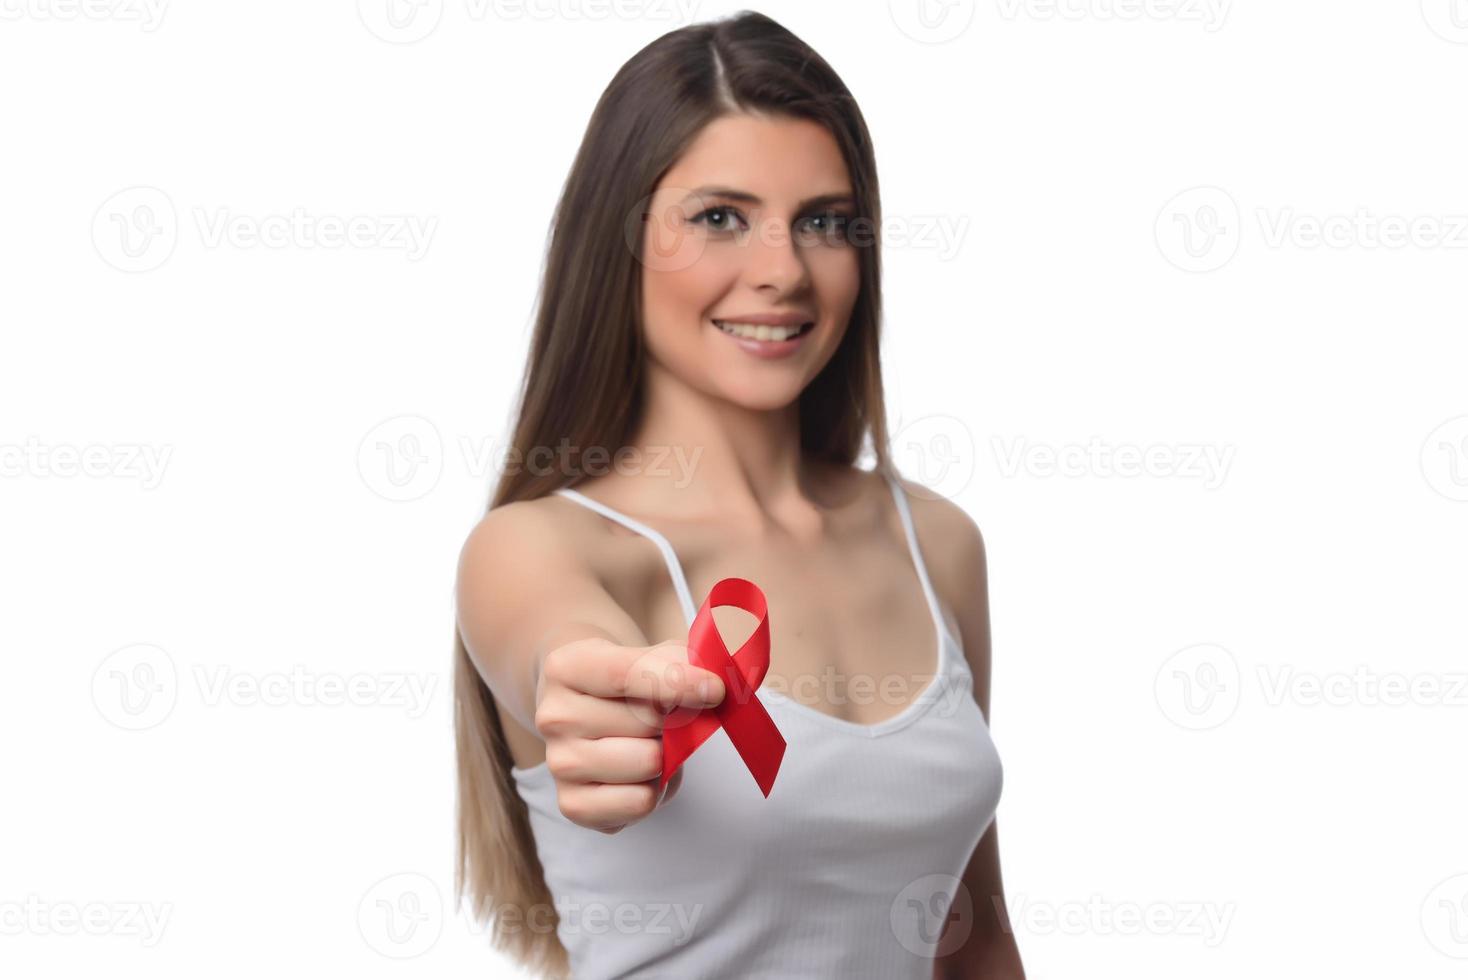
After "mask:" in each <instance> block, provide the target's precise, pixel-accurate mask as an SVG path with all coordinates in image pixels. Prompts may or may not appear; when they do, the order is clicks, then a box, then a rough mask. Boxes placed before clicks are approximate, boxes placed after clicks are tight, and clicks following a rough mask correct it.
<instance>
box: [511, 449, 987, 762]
mask: <svg viewBox="0 0 1468 980" xmlns="http://www.w3.org/2000/svg"><path fill="white" fill-rule="evenodd" d="M882 476H883V478H884V479H885V480H886V482H887V485H888V488H889V489H890V490H891V491H892V498H893V500H894V501H895V502H896V505H897V512H898V515H899V516H900V517H901V519H902V527H903V532H904V534H905V535H906V538H907V546H908V553H909V555H910V556H911V559H912V563H913V568H914V569H915V570H916V572H917V578H918V583H919V584H920V585H921V586H922V590H923V599H924V602H925V603H926V605H927V607H928V614H929V616H930V617H931V619H932V622H933V628H934V632H935V636H936V642H935V644H934V645H935V647H936V648H937V655H936V664H935V667H934V670H933V677H932V680H930V681H929V682H928V684H927V685H926V686H925V687H924V688H923V689H922V690H921V691H920V692H919V693H918V694H917V697H916V698H914V699H913V700H912V701H910V702H909V703H908V704H907V705H906V706H904V707H903V709H902V710H901V711H899V712H898V713H897V714H895V715H893V716H892V717H890V718H886V719H883V720H882V721H878V722H873V723H872V724H861V723H860V722H854V721H848V720H846V719H844V718H837V717H836V716H835V715H831V714H827V713H826V712H824V711H820V710H817V709H816V708H812V707H810V706H809V705H806V704H802V703H801V702H799V701H796V700H795V699H794V698H792V697H790V696H789V695H786V694H784V693H782V692H780V691H776V690H774V689H772V688H770V687H768V686H766V685H765V684H763V683H762V684H761V685H760V687H759V688H758V692H759V695H760V696H761V697H762V698H764V699H766V703H767V704H769V705H772V706H778V707H780V708H782V709H785V710H788V711H790V712H792V713H794V714H797V715H800V716H801V717H804V718H809V719H810V720H812V721H815V722H816V723H818V724H821V725H824V726H826V727H829V728H834V729H836V730H838V731H842V732H847V733H850V734H854V735H859V736H866V737H868V738H876V737H878V736H881V735H887V734H891V733H893V732H896V731H899V730H901V729H903V728H906V727H907V726H908V725H910V724H912V723H913V722H915V721H916V720H917V719H918V718H920V717H921V716H922V715H923V713H924V712H926V711H927V710H928V708H930V707H931V706H932V705H933V704H934V703H936V702H937V701H939V700H942V698H943V697H944V696H945V694H946V693H947V692H945V691H944V689H943V688H944V686H945V685H947V684H949V683H953V680H954V679H953V678H950V677H949V676H948V675H949V672H950V670H957V669H958V668H960V667H962V666H963V652H962V650H963V648H962V644H961V643H960V641H959V640H958V639H957V638H956V637H954V636H953V634H952V631H950V630H949V629H948V627H947V624H946V623H945V622H944V621H943V616H942V613H941V612H940V609H939V605H938V598H937V593H936V592H935V591H934V589H933V584H932V581H931V580H930V578H929V576H928V569H927V564H926V563H925V562H924V561H923V554H922V548H921V546H920V545H919V544H918V538H917V530H916V528H915V526H914V524H913V520H912V513H911V510H910V508H909V505H908V500H907V491H906V489H905V488H904V487H903V486H902V484H901V483H900V482H899V481H898V480H897V478H896V477H895V476H893V475H892V474H889V473H883V474H882ZM554 492H555V493H556V494H559V495H561V496H564V497H567V498H569V499H571V500H574V501H576V502H577V503H579V504H581V505H583V506H585V507H588V508H590V509H591V510H594V511H596V512H597V513H599V514H601V515H602V516H604V517H606V518H608V519H610V520H613V521H616V522H617V523H618V524H621V525H622V526H623V527H626V528H628V529H629V530H631V531H634V532H636V533H638V534H641V535H642V536H643V537H645V538H647V539H648V540H650V541H652V543H653V544H654V545H656V546H657V548H658V550H659V551H660V552H662V556H663V562H664V564H665V565H666V566H667V568H668V574H669V577H670V578H671V579H672V580H673V588H674V590H675V591H676V592H677V594H678V602H679V604H680V605H681V606H682V608H683V617H684V619H685V621H686V622H687V624H688V625H689V626H690V627H691V626H692V625H693V620H694V617H696V616H697V615H698V607H697V606H696V605H695V603H694V601H693V593H692V591H691V590H690V589H689V587H688V579H687V577H686V576H685V575H684V573H683V566H682V563H681V562H679V560H678V554H677V552H676V551H675V550H674V549H673V545H672V543H671V542H669V541H668V539H667V537H666V536H664V535H663V534H662V533H661V532H660V531H658V530H657V529H656V528H653V527H650V526H648V525H647V524H644V523H642V522H641V521H638V520H637V519H635V518H633V517H629V516H628V515H626V514H624V513H622V512H621V511H619V510H616V509H615V508H613V507H611V506H609V505H607V504H604V503H602V502H601V501H599V500H595V499H593V498H591V497H588V496H587V495H586V494H584V493H582V492H581V491H579V490H575V489H573V488H571V487H559V488H557V489H556V490H555V491H554ZM959 672H960V673H963V671H961V670H960V671H959ZM544 765H545V763H543V762H542V763H540V764H539V765H537V766H532V767H529V768H527V769H520V768H517V767H516V768H512V772H514V773H516V774H519V775H524V774H526V773H529V772H533V771H535V770H536V769H540V768H543V767H544Z"/></svg>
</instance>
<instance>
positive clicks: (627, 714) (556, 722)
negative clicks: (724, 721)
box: [538, 690, 667, 738]
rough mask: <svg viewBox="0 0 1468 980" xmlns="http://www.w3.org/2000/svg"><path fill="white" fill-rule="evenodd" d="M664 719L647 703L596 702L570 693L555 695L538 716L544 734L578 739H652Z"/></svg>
mask: <svg viewBox="0 0 1468 980" xmlns="http://www.w3.org/2000/svg"><path fill="white" fill-rule="evenodd" d="M666 717H667V716H666V715H665V714H664V713H663V711H662V709H661V708H660V707H659V706H658V705H655V704H650V703H649V702H647V701H641V700H638V699H635V698H634V699H623V698H596V697H592V696H591V695H590V694H582V693H580V692H579V691H572V690H564V691H558V692H556V693H555V694H554V695H552V696H551V697H550V698H549V699H547V701H546V703H545V704H544V705H543V708H542V711H541V712H540V713H538V718H540V719H544V720H545V723H546V724H545V727H546V729H547V730H549V731H551V732H554V733H555V734H560V735H578V736H580V737H582V738H606V737H607V736H609V735H622V736H626V737H630V738H652V737H654V736H656V735H659V734H661V733H662V730H663V725H664V719H665V718H666Z"/></svg>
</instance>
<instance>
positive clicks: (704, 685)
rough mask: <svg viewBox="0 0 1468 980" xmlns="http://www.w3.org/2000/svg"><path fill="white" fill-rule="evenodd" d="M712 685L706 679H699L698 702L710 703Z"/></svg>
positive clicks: (712, 691) (712, 693)
mask: <svg viewBox="0 0 1468 980" xmlns="http://www.w3.org/2000/svg"><path fill="white" fill-rule="evenodd" d="M713 695H714V685H713V682H712V681H710V680H709V679H708V678H707V677H704V678H700V679H699V682H698V698H699V700H700V701H712V700H713Z"/></svg>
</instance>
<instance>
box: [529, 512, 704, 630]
mask: <svg viewBox="0 0 1468 980" xmlns="http://www.w3.org/2000/svg"><path fill="white" fill-rule="evenodd" d="M554 492H555V493H558V494H560V495H561V496H563V497H567V498H569V499H571V500H574V501H576V502H577V503H578V504H581V505H582V506H583V507H589V508H591V509H592V510H594V511H596V512H597V513H598V514H601V515H602V516H603V517H606V518H609V519H611V520H614V521H616V522H617V523H618V524H620V525H622V526H623V527H625V528H627V529H628V530H630V531H635V532H636V533H638V534H640V535H642V536H643V537H645V538H647V539H648V540H650V541H651V542H652V543H653V544H655V545H657V546H658V550H659V551H661V552H662V553H663V563H664V564H666V565H667V566H668V576H669V577H670V578H672V580H673V590H674V591H675V592H677V593H678V604H679V605H680V606H682V607H683V618H684V619H685V620H687V621H688V625H689V627H690V628H691V627H692V626H693V619H694V617H695V616H697V615H698V607H697V606H695V605H694V604H693V592H692V591H691V590H690V589H689V588H688V579H687V578H685V577H684V575H683V566H682V564H680V563H679V561H678V553H677V552H676V551H674V550H673V545H672V544H671V543H670V542H669V541H668V539H667V538H665V537H664V536H663V535H662V534H661V533H660V532H658V531H657V530H656V529H655V528H651V527H648V526H647V525H646V524H644V523H642V522H641V521H639V520H637V519H635V518H632V517H628V516H627V515H626V514H624V513H622V512H621V511H619V510H616V509H614V508H612V507H608V506H607V505H606V504H604V503H602V502H601V501H599V500H592V499H591V498H590V497H588V496H587V495H586V494H584V493H582V492H581V491H579V490H573V489H572V488H571V487H559V488H557V489H556V490H555V491H554Z"/></svg>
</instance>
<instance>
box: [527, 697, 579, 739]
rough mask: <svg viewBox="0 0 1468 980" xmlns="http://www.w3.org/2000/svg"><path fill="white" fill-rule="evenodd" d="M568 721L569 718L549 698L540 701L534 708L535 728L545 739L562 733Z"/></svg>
mask: <svg viewBox="0 0 1468 980" xmlns="http://www.w3.org/2000/svg"><path fill="white" fill-rule="evenodd" d="M569 722H570V719H569V718H567V717H566V716H565V714H564V713H563V712H561V711H560V710H559V709H558V708H557V707H556V706H555V704H554V702H552V701H550V700H549V699H547V700H545V701H542V702H540V704H539V706H537V707H536V709H535V730H536V731H538V732H539V733H540V734H541V735H542V736H543V737H545V738H546V739H551V738H555V737H556V736H559V735H562V734H564V733H565V731H566V726H567V725H568V724H569Z"/></svg>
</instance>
